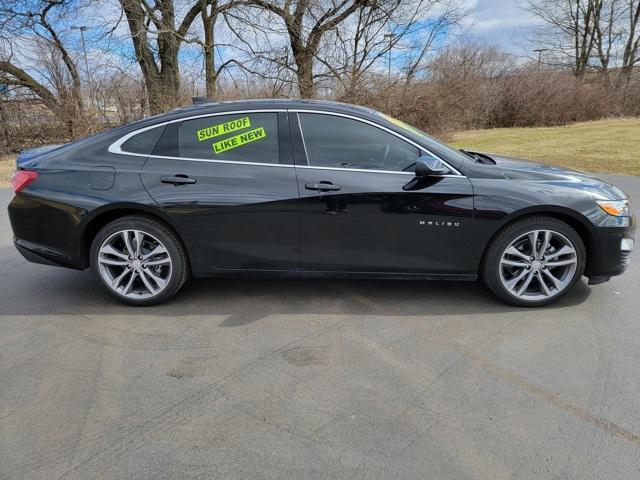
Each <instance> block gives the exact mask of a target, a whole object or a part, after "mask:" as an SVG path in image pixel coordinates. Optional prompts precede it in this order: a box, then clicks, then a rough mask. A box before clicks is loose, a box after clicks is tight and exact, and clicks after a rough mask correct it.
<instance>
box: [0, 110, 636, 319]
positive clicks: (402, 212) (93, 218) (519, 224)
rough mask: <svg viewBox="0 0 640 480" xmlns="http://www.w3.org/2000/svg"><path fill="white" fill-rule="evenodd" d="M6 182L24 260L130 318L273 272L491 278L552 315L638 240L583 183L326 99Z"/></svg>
mask: <svg viewBox="0 0 640 480" xmlns="http://www.w3.org/2000/svg"><path fill="white" fill-rule="evenodd" d="M12 184H13V188H14V190H15V197H14V199H13V200H12V202H11V204H10V205H9V216H10V219H11V225H12V228H13V232H14V242H15V246H16V247H17V249H18V250H19V251H20V253H21V254H22V255H23V256H24V257H25V258H26V259H27V260H29V261H32V262H36V263H43V264H48V265H59V266H64V267H70V268H75V269H85V268H91V270H92V271H93V274H94V275H95V278H96V280H97V281H98V282H99V283H100V285H102V287H104V289H105V290H106V291H107V292H108V293H109V294H111V295H113V296H114V297H115V298H117V299H119V300H121V301H123V302H125V303H128V304H132V305H151V304H157V303H160V302H162V301H165V300H167V299H169V298H171V297H172V296H173V295H174V294H175V293H176V292H177V291H178V290H179V289H180V288H181V287H182V285H183V284H184V283H185V281H186V280H187V279H188V278H189V276H190V275H193V276H197V277H204V276H217V277H223V276H243V275H244V276H247V275H262V276H287V277H290V276H299V277H314V276H322V277H338V276H339V277H357V278H394V279H430V280H433V279H436V280H440V279H443V280H444V279H449V280H476V279H477V278H479V277H481V278H482V279H483V280H484V281H485V282H486V284H487V285H488V287H489V288H490V289H491V290H492V291H493V292H494V293H495V294H496V295H497V296H498V297H499V298H500V299H502V300H503V301H505V302H508V303H511V304H513V305H518V306H532V307H533V306H542V305H547V304H549V303H551V302H553V301H555V300H557V299H558V298H560V297H561V296H562V295H564V294H565V293H566V292H567V291H569V290H570V289H571V287H572V286H573V285H574V284H575V283H576V282H577V281H579V279H580V278H581V277H582V276H583V275H585V276H586V277H588V279H589V284H592V285H595V284H598V283H602V282H605V281H607V280H609V279H610V278H611V277H612V276H613V275H619V274H621V273H622V272H623V271H624V270H625V268H626V267H627V265H628V263H629V255H630V252H631V251H632V250H633V246H634V232H635V228H636V226H635V224H636V221H635V219H634V217H633V216H632V215H631V214H630V209H629V200H628V198H627V195H626V194H625V193H624V192H622V191H621V190H619V189H618V188H616V187H614V186H612V185H610V184H607V183H605V182H603V181H600V180H597V179H596V178H593V177H591V176H589V175H586V174H583V173H578V172H574V171H569V170H565V169H561V168H556V167H551V166H546V165H540V164H536V163H531V162H526V161H522V160H516V159H512V158H506V157H502V156H498V155H487V154H483V153H476V152H465V151H459V150H454V149H452V148H450V147H448V146H447V145H444V144H443V143H441V142H439V141H437V140H435V139H434V138H432V137H430V136H428V135H427V134H425V133H424V132H422V131H420V130H418V129H416V128H413V127H411V126H409V125H407V124H405V123H403V122H401V121H399V120H396V119H394V118H391V117H388V116H385V115H383V114H381V113H378V112H376V111H373V110H369V109H365V108H361V107H355V106H351V105H345V104H338V103H332V102H319V101H302V100H301V101H288V100H256V101H246V102H228V103H214V102H204V101H197V102H196V103H195V104H194V105H193V106H191V107H187V108H180V109H177V110H174V111H172V112H169V113H167V114H164V115H160V116H156V117H152V118H148V119H145V120H142V121H140V122H136V123H132V124H129V125H126V126H123V127H120V128H116V129H114V130H110V131H107V132H103V133H100V134H97V135H94V136H91V137H88V138H85V139H83V140H79V141H76V142H73V143H69V144H66V145H57V146H48V147H42V148H39V149H34V150H30V151H26V152H24V153H23V154H21V155H20V156H19V157H18V159H17V170H16V171H15V172H14V174H13V176H12Z"/></svg>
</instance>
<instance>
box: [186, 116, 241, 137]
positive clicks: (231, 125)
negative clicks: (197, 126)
mask: <svg viewBox="0 0 640 480" xmlns="http://www.w3.org/2000/svg"><path fill="white" fill-rule="evenodd" d="M250 126H251V120H249V117H243V118H238V119H236V120H230V121H228V122H224V123H219V124H218V125H212V126H211V127H207V128H203V129H201V130H198V131H197V132H196V135H197V136H198V141H199V142H202V141H204V140H209V139H210V138H214V137H218V136H220V135H224V134H225V133H230V132H235V131H237V130H242V129H244V128H249V127H250Z"/></svg>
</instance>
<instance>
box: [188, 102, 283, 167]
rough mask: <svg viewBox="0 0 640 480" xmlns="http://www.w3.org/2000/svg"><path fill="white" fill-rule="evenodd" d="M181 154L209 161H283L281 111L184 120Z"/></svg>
mask: <svg viewBox="0 0 640 480" xmlns="http://www.w3.org/2000/svg"><path fill="white" fill-rule="evenodd" d="M178 145H179V148H180V156H181V157H185V158H202V159H208V160H231V161H240V162H252V163H279V161H280V156H279V150H278V148H279V147H278V114H277V113H237V114H229V115H216V116H212V117H203V118H196V119H193V120H186V121H184V122H182V125H181V126H180V129H179V133H178Z"/></svg>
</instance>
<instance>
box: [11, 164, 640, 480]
mask: <svg viewBox="0 0 640 480" xmlns="http://www.w3.org/2000/svg"><path fill="white" fill-rule="evenodd" d="M602 177H604V178H608V179H611V180H613V181H614V183H616V184H617V185H619V186H620V187H622V188H623V189H625V190H626V191H628V192H629V193H631V194H632V195H633V196H635V198H637V199H640V177H623V176H606V175H602ZM10 198H11V193H10V192H9V191H8V190H6V189H4V190H1V191H0V206H2V210H1V211H0V273H1V275H0V478H1V479H11V480H13V479H47V480H49V479H81V480H86V479H94V478H100V479H127V480H133V479H143V478H144V479H154V480H159V479H183V478H186V479H196V478H198V479H199V478H202V479H213V478H242V479H248V478H256V479H257V478H260V479H278V480H282V479H305V480H306V479H315V478H327V479H338V478H348V479H357V478H371V479H377V478H380V479H383V478H385V479H386V478H389V479H404V478H412V479H482V480H485V479H503V478H505V479H506V478H509V479H532V478H535V479H547V478H554V479H564V478H567V479H581V480H584V479H598V480H602V479H609V478H611V479H634V478H639V477H640V377H639V376H638V372H640V313H639V312H640V258H639V257H638V255H637V254H634V258H633V259H632V265H631V267H630V269H629V270H628V272H627V273H626V274H625V275H623V276H621V277H617V278H615V279H613V280H612V281H611V282H609V283H605V284H603V285H598V286H594V287H588V286H587V285H586V282H585V281H583V282H582V283H580V284H579V285H577V288H575V289H574V290H573V291H572V292H571V293H570V294H569V295H567V296H566V297H565V298H563V299H562V300H561V301H560V302H558V303H557V304H555V305H553V306H551V307H547V308H544V309H521V308H515V307H511V306H508V305H504V304H502V303H500V302H499V301H497V300H496V299H495V298H494V297H493V295H492V294H491V293H490V292H489V291H488V290H487V289H486V288H485V287H483V286H482V284H480V283H457V282H422V281H404V282H403V281H360V280H358V281H355V280H354V281H348V280H339V281H334V280H273V279H256V280H246V279H245V280H228V279H223V280H216V279H207V280H192V281H190V282H188V283H187V285H186V286H185V288H184V289H183V290H182V292H181V293H179V294H178V296H176V297H175V299H174V300H173V301H171V302H170V303H168V304H166V305H162V306H157V307H150V308H132V307H127V306H124V305H120V304H119V303H117V302H116V301H115V300H112V299H111V298H110V297H108V296H107V295H106V294H105V293H104V292H103V291H102V290H101V289H99V287H98V286H97V284H96V283H95V282H94V280H93V278H92V276H91V274H90V273H89V272H88V271H85V272H77V271H73V270H66V269H62V268H56V267H48V266H42V265H34V264H30V263H27V262H26V261H25V260H23V259H22V257H20V255H19V254H18V253H17V251H16V250H15V249H14V247H13V246H12V244H11V229H10V227H9V222H8V219H7V215H6V208H5V206H6V204H7V203H8V202H9V200H10ZM638 206H639V203H636V204H635V208H636V209H637V208H638Z"/></svg>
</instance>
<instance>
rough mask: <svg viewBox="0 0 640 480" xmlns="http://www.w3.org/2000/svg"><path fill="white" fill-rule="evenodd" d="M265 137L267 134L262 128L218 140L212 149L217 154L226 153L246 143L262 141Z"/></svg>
mask: <svg viewBox="0 0 640 480" xmlns="http://www.w3.org/2000/svg"><path fill="white" fill-rule="evenodd" d="M266 136H267V134H266V132H265V131H264V128H262V127H260V128H256V129H254V130H249V131H248V132H244V133H241V134H239V135H234V136H233V137H229V138H226V139H224V140H220V141H219V142H215V143H214V144H213V145H212V147H213V151H214V152H216V154H218V153H222V152H226V151H227V150H231V149H232V148H237V147H241V146H242V145H246V144H247V143H251V142H255V141H257V140H262V139H263V138H265V137H266Z"/></svg>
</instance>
